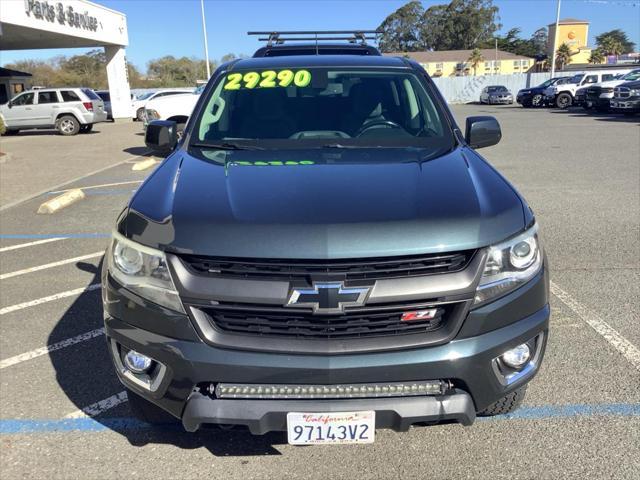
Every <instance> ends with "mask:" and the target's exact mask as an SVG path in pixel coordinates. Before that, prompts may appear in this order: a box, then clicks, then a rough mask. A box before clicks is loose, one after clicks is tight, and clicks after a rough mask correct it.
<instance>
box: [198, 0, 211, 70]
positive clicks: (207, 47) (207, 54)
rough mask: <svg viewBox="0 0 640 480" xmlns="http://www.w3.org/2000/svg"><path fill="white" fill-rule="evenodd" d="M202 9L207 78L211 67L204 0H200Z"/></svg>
mask: <svg viewBox="0 0 640 480" xmlns="http://www.w3.org/2000/svg"><path fill="white" fill-rule="evenodd" d="M200 9H201V10H202V33H204V61H205V63H206V64H207V80H209V78H210V77H211V67H210V66H209V45H208V44H207V22H206V21H205V19H204V0H200Z"/></svg>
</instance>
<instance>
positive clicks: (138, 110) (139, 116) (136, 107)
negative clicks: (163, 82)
mask: <svg viewBox="0 0 640 480" xmlns="http://www.w3.org/2000/svg"><path fill="white" fill-rule="evenodd" d="M193 90H194V89H193V88H171V89H163V90H157V91H155V92H146V93H143V94H141V95H138V96H136V98H135V99H134V100H133V102H131V108H132V111H133V113H134V115H135V117H134V120H140V121H143V120H144V118H143V115H144V109H145V107H146V105H147V103H148V102H150V101H151V100H155V99H158V98H164V97H170V96H173V95H182V94H185V93H192V92H193Z"/></svg>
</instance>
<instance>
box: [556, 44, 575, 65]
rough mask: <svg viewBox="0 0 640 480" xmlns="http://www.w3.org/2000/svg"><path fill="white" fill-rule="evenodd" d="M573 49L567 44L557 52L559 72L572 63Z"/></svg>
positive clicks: (561, 46)
mask: <svg viewBox="0 0 640 480" xmlns="http://www.w3.org/2000/svg"><path fill="white" fill-rule="evenodd" d="M571 55H573V54H572V53H571V48H569V45H567V44H566V43H563V44H562V45H560V46H559V47H558V50H556V65H557V66H558V70H562V69H563V68H564V66H565V65H567V64H569V63H571Z"/></svg>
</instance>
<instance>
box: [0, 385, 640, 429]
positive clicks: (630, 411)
mask: <svg viewBox="0 0 640 480" xmlns="http://www.w3.org/2000/svg"><path fill="white" fill-rule="evenodd" d="M122 394H125V392H120V393H119V394H117V395H114V396H113V397H117V396H118V395H122ZM113 397H109V398H113ZM121 400H122V401H121V402H120V403H123V402H124V401H126V400H124V399H122V398H121ZM97 403H100V402H97ZM87 408H88V407H87ZM74 413H75V412H74ZM575 417H581V418H593V417H601V418H607V417H611V418H619V417H629V418H636V417H640V403H605V404H577V405H576V404H572V405H542V406H537V407H521V408H520V409H518V410H516V411H515V412H514V413H510V414H507V415H498V416H496V417H486V418H478V420H479V421H480V422H481V423H486V422H500V421H505V420H506V421H516V420H521V421H523V420H525V421H526V420H539V421H540V420H556V419H564V418H575ZM176 422H177V421H176ZM143 429H154V430H160V429H162V430H166V431H169V430H170V431H176V432H181V433H184V430H183V428H182V426H181V425H180V424H179V423H175V424H167V425H162V426H153V425H150V424H148V423H144V422H142V421H140V420H137V419H135V418H130V417H113V418H101V419H99V420H96V419H94V418H91V417H87V416H80V417H74V418H63V419H60V420H57V419H53V420H52V419H9V418H5V419H0V434H1V435H21V434H29V433H55V432H67V433H70V432H106V431H109V430H115V431H125V430H143Z"/></svg>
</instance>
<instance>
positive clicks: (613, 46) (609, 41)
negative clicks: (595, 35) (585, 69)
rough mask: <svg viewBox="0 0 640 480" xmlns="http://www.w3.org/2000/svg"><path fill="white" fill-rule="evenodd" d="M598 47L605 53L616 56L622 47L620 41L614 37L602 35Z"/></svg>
mask: <svg viewBox="0 0 640 480" xmlns="http://www.w3.org/2000/svg"><path fill="white" fill-rule="evenodd" d="M598 45H599V46H598V48H599V49H600V50H601V51H602V53H603V54H605V55H615V56H616V58H617V57H618V55H620V54H621V53H622V51H623V49H624V46H623V45H622V43H620V41H619V40H617V39H616V38H615V37H602V38H601V39H600V43H599V44H598Z"/></svg>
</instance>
